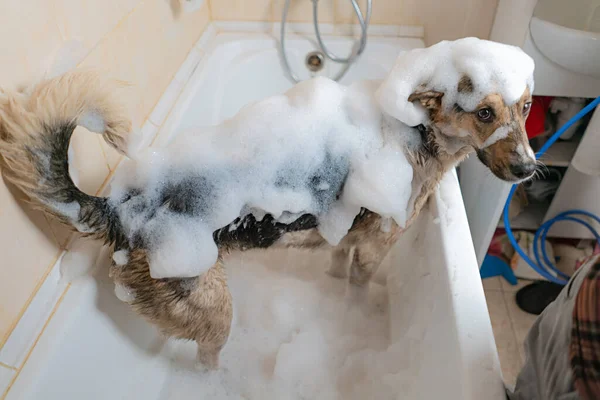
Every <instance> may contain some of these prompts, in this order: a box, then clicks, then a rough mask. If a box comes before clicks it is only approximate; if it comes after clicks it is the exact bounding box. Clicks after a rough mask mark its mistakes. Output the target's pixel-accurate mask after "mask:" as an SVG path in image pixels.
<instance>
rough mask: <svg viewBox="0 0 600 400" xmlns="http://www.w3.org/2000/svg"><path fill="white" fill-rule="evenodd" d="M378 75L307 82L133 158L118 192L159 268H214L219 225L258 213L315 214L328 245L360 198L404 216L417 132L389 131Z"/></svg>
mask: <svg viewBox="0 0 600 400" xmlns="http://www.w3.org/2000/svg"><path fill="white" fill-rule="evenodd" d="M377 84H378V83H377V82H359V83H356V84H354V85H351V86H349V87H346V86H342V85H339V84H337V83H335V82H333V81H331V80H328V79H325V78H317V79H313V80H310V81H305V82H302V83H300V84H298V85H296V86H295V87H294V88H292V89H291V90H289V91H288V92H287V93H285V94H284V95H279V96H273V97H270V98H267V99H265V100H263V101H260V102H258V103H255V104H251V105H248V106H246V107H245V108H243V109H242V110H241V111H240V112H239V113H238V114H237V115H236V116H235V117H234V118H232V119H229V120H227V121H225V122H223V123H222V124H220V125H217V126H212V127H206V128H204V129H197V130H194V131H189V132H182V133H181V134H179V135H178V136H177V137H176V138H175V140H174V141H173V142H172V143H170V144H169V146H168V147H166V148H149V149H147V150H145V151H143V152H142V153H140V154H138V156H137V159H136V160H135V161H133V160H126V161H125V162H124V163H123V166H122V168H120V169H119V171H118V172H117V174H116V175H115V178H114V180H113V182H112V185H111V195H110V202H111V204H112V205H113V206H114V207H115V209H116V210H117V212H118V214H119V219H120V221H121V224H122V226H123V228H124V230H125V233H126V235H127V236H128V238H129V240H130V241H131V242H133V241H135V240H139V239H141V240H142V242H143V243H144V245H145V246H146V248H147V249H148V256H149V262H150V273H151V276H152V277H153V278H170V277H193V276H198V275H199V274H201V273H203V272H205V271H206V270H208V268H210V267H211V266H212V265H213V263H214V262H215V261H216V258H217V254H218V251H217V247H216V244H215V242H214V240H213V237H212V234H213V232H214V231H216V230H218V229H220V228H222V227H225V226H228V225H229V224H231V223H232V221H234V220H235V219H236V218H238V217H243V216H244V215H246V214H249V213H251V214H253V215H254V216H255V218H257V219H258V220H261V219H262V218H263V217H264V216H265V215H266V214H270V215H272V216H273V217H274V219H275V220H277V222H280V223H284V224H290V223H292V222H294V221H295V220H296V219H297V218H298V217H300V216H301V215H303V214H312V215H315V216H316V217H317V219H318V222H319V230H320V232H321V233H322V234H323V237H324V238H325V239H326V240H327V241H329V242H330V243H331V244H337V243H338V242H339V241H340V240H341V239H342V238H343V237H344V235H346V233H347V232H348V229H349V228H350V227H351V225H352V222H353V220H354V218H355V217H356V215H357V214H358V212H359V211H360V209H361V207H365V208H368V209H369V210H371V211H374V212H377V213H379V214H381V215H382V216H384V217H389V218H393V219H394V220H395V222H396V223H397V224H398V225H400V226H403V225H404V224H405V222H406V208H407V204H408V200H409V197H410V192H411V189H410V188H411V182H412V168H411V166H410V164H409V163H408V161H407V159H406V157H405V154H404V149H405V147H406V143H407V141H411V142H414V141H415V140H418V139H415V138H413V137H412V136H415V135H416V136H417V137H418V133H417V132H416V131H415V130H414V129H412V128H409V127H406V126H404V125H401V124H400V125H398V124H396V125H395V126H394V132H392V133H390V132H386V130H385V129H382V123H383V122H384V117H383V115H382V113H381V110H380V109H379V107H378V106H377V103H376V102H375V101H374V100H373V95H374V92H375V89H376V88H377ZM228 229H230V230H234V229H236V228H235V226H231V225H229V228H228Z"/></svg>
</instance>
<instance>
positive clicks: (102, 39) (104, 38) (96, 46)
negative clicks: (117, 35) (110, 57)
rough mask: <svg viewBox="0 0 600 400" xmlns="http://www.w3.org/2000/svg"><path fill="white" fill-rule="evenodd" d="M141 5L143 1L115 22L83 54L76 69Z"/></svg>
mask: <svg viewBox="0 0 600 400" xmlns="http://www.w3.org/2000/svg"><path fill="white" fill-rule="evenodd" d="M142 4H144V1H139V2H138V3H137V4H136V5H135V7H133V8H132V9H131V11H129V12H128V13H127V14H126V15H125V16H123V18H121V19H120V20H119V22H117V24H116V25H115V26H114V27H113V28H112V29H111V30H110V31H108V32H106V34H105V35H104V36H102V37H101V38H100V40H98V41H97V42H96V44H94V46H92V48H91V49H89V50H88V52H87V53H86V54H85V56H84V57H83V58H82V59H81V61H79V63H77V65H76V67H79V66H80V65H81V64H83V62H84V61H85V60H86V58H88V56H89V55H90V54H91V53H92V52H93V51H94V50H96V49H97V48H98V47H99V46H100V44H102V43H103V42H104V41H105V40H106V38H107V37H108V36H109V35H110V34H111V33H113V32H114V31H115V30H117V29H118V28H119V27H120V26H121V25H123V23H124V22H125V20H127V19H128V18H129V17H130V16H131V15H132V14H133V13H134V12H135V11H136V10H137V9H138V8H139V7H140V5H142Z"/></svg>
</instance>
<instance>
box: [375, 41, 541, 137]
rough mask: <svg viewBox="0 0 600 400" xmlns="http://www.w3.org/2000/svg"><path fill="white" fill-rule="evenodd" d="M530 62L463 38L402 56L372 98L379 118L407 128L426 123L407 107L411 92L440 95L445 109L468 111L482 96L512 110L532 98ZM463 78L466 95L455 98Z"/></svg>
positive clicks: (520, 54)
mask: <svg viewBox="0 0 600 400" xmlns="http://www.w3.org/2000/svg"><path fill="white" fill-rule="evenodd" d="M533 69H534V62H533V59H532V58H531V57H529V56H528V55H527V54H526V53H525V52H524V51H523V50H522V49H520V48H518V47H515V46H509V45H505V44H501V43H495V42H490V41H487V40H480V39H477V38H464V39H459V40H456V41H451V42H450V41H442V42H439V43H438V44H436V45H433V46H431V47H428V48H424V49H416V50H411V51H409V52H405V53H402V54H401V55H400V56H399V57H398V59H397V61H396V63H395V65H394V68H393V69H392V71H391V73H390V74H389V75H388V77H387V78H386V80H385V81H384V83H383V85H382V86H381V88H380V89H379V90H378V92H377V99H378V101H379V103H380V104H381V106H382V107H383V109H384V110H385V112H387V113H388V114H390V115H392V116H393V117H395V118H397V119H399V120H400V121H402V122H404V123H405V124H407V125H409V126H416V125H419V124H423V123H426V122H427V120H428V116H427V113H426V112H425V110H424V109H423V107H421V106H420V105H419V104H414V103H412V102H409V101H408V98H409V96H410V95H411V94H412V93H415V92H426V91H430V90H431V91H439V92H442V93H444V96H443V97H442V104H443V106H444V107H445V108H446V109H449V108H451V107H453V106H454V105H455V104H458V105H459V106H460V107H462V108H463V109H464V110H467V111H473V110H474V109H475V108H476V107H477V105H478V104H479V102H480V101H481V100H483V98H484V97H485V96H487V95H488V94H492V93H498V94H500V95H501V96H502V98H503V99H504V101H505V102H506V103H507V104H509V105H510V104H514V103H515V102H516V101H517V100H518V99H519V98H520V97H521V96H522V95H523V92H524V91H525V90H526V89H527V88H529V90H530V92H531V93H533ZM463 76H467V77H468V78H470V79H471V81H472V83H473V88H474V90H473V91H472V92H470V93H464V92H463V93H459V92H458V83H459V82H460V79H461V78H462V77H463Z"/></svg>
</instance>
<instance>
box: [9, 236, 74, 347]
mask: <svg viewBox="0 0 600 400" xmlns="http://www.w3.org/2000/svg"><path fill="white" fill-rule="evenodd" d="M63 251H64V250H63V249H61V248H59V249H58V252H57V254H56V256H54V258H53V259H52V262H50V265H49V266H48V267H46V270H45V271H44V274H43V275H42V277H41V279H40V280H39V281H38V282H37V283H36V285H35V288H34V289H33V291H32V293H31V295H30V296H29V298H28V299H27V301H26V302H25V304H24V305H23V307H21V310H20V311H19V314H18V315H17V317H16V318H15V319H14V321H13V323H12V324H11V326H10V328H9V329H8V330H7V331H6V333H5V334H4V337H3V338H2V339H1V340H0V348H2V347H4V345H5V344H6V341H7V340H8V338H9V337H10V335H12V333H13V331H14V330H15V328H16V327H17V324H18V323H19V321H21V318H23V315H24V314H25V311H27V309H28V308H29V306H30V305H31V302H32V301H33V299H34V298H35V296H36V295H37V293H38V292H39V291H40V288H41V287H42V285H43V284H44V282H45V281H46V278H48V275H50V271H52V268H54V265H55V264H56V262H57V261H58V259H59V258H60V256H61V254H62V253H63Z"/></svg>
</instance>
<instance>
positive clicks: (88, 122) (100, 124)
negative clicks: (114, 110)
mask: <svg viewBox="0 0 600 400" xmlns="http://www.w3.org/2000/svg"><path fill="white" fill-rule="evenodd" d="M77 123H78V124H79V125H81V126H83V127H84V128H86V129H87V130H88V131H90V132H95V133H104V131H105V130H106V123H105V122H104V119H103V118H102V115H100V113H99V112H97V111H88V112H86V113H84V114H82V115H81V116H80V117H79V119H78V120H77Z"/></svg>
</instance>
